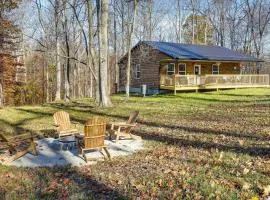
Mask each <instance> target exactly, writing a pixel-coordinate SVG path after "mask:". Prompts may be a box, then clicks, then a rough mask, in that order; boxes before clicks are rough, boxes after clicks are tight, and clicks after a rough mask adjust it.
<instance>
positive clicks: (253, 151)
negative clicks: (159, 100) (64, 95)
mask: <svg viewBox="0 0 270 200" xmlns="http://www.w3.org/2000/svg"><path fill="white" fill-rule="evenodd" d="M52 106H53V107H55V108H59V109H64V110H66V111H68V110H71V111H74V110H75V111H77V110H76V109H74V108H72V107H70V106H68V105H60V106H58V105H52ZM18 109H19V110H21V111H25V112H30V113H37V114H40V112H38V111H33V110H25V109H21V108H18ZM80 112H89V114H91V115H93V114H94V115H99V116H103V117H113V118H117V119H122V120H126V119H127V116H122V115H116V114H107V113H101V112H98V111H93V110H91V109H89V110H83V111H80ZM44 115H51V114H50V113H45V114H44ZM72 119H73V120H74V121H77V122H80V123H84V122H85V121H84V120H80V119H75V118H72ZM138 123H140V124H142V125H146V126H150V127H156V128H159V127H163V128H169V129H179V130H184V131H186V132H189V133H193V134H194V133H196V134H205V135H210V134H213V135H225V136H231V137H236V138H238V139H243V138H244V139H250V140H256V141H265V140H268V139H270V136H264V135H258V134H255V133H254V134H252V133H249V134H246V133H245V134H244V133H243V134H239V133H234V132H229V131H216V130H213V129H207V128H196V127H185V126H182V125H177V124H176V125H169V124H161V123H156V122H146V121H142V120H138ZM136 133H137V134H138V135H140V136H142V137H143V138H144V139H150V140H157V141H161V142H165V143H168V144H177V145H181V146H193V147H197V148H204V149H211V148H217V149H219V150H222V151H232V152H238V153H246V154H249V155H252V156H267V155H270V154H269V152H270V149H269V148H266V147H241V146H230V145H223V144H215V143H209V142H202V141H190V140H186V139H179V138H177V137H174V136H169V135H158V134H155V133H154V132H152V133H149V132H138V131H137V132H136Z"/></svg>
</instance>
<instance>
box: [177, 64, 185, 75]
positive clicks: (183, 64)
mask: <svg viewBox="0 0 270 200" xmlns="http://www.w3.org/2000/svg"><path fill="white" fill-rule="evenodd" d="M180 65H185V71H180V69H179V66H180ZM180 72H185V75H187V64H186V63H178V74H180Z"/></svg>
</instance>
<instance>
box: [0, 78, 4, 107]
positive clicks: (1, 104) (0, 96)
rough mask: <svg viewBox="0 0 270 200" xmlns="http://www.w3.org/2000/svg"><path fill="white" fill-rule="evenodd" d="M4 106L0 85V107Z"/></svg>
mask: <svg viewBox="0 0 270 200" xmlns="http://www.w3.org/2000/svg"><path fill="white" fill-rule="evenodd" d="M3 106H4V94H3V87H2V84H1V83H0V107H3Z"/></svg>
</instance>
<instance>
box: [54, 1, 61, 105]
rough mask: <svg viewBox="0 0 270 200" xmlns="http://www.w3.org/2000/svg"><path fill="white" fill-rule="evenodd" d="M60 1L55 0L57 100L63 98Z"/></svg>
mask: <svg viewBox="0 0 270 200" xmlns="http://www.w3.org/2000/svg"><path fill="white" fill-rule="evenodd" d="M58 12H59V2H58V1H55V14H54V16H55V19H54V20H55V39H56V55H55V56H56V58H55V59H56V94H55V101H57V100H60V99H61V61H60V56H59V55H60V50H61V49H60V48H61V47H60V40H59V37H60V34H59V32H60V31H59V13H58Z"/></svg>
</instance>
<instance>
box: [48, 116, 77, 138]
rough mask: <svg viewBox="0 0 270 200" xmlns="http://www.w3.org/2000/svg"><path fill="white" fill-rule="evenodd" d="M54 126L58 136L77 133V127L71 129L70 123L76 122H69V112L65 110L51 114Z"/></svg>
mask: <svg viewBox="0 0 270 200" xmlns="http://www.w3.org/2000/svg"><path fill="white" fill-rule="evenodd" d="M53 119H54V126H56V127H57V128H56V130H57V133H58V136H59V137H63V136H68V135H76V134H79V131H78V130H77V129H72V126H71V124H75V126H76V124H78V123H77V122H71V121H70V117H69V114H68V113H67V112H65V111H58V112H56V113H54V115H53Z"/></svg>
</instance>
